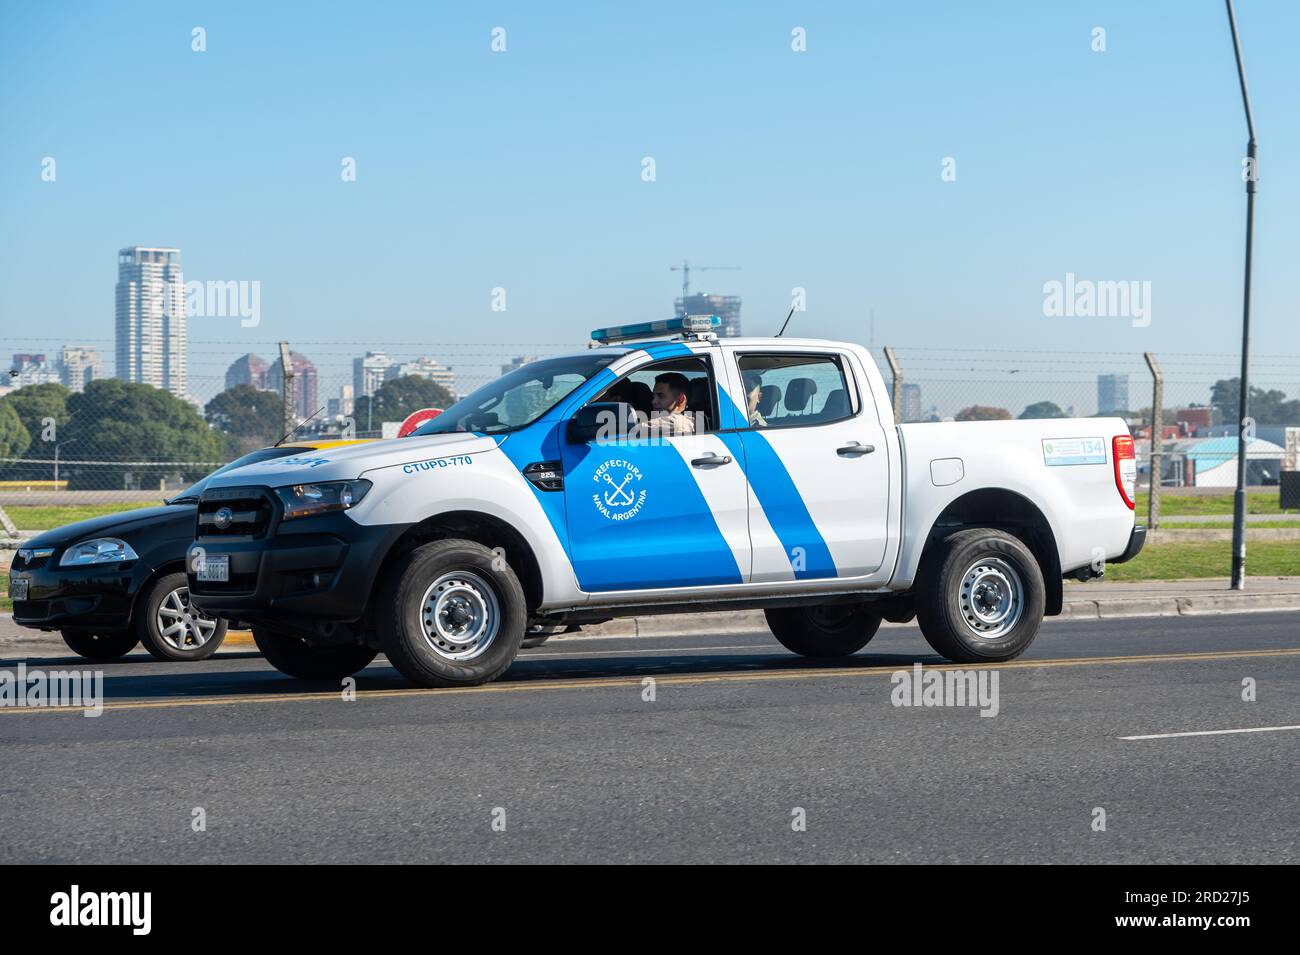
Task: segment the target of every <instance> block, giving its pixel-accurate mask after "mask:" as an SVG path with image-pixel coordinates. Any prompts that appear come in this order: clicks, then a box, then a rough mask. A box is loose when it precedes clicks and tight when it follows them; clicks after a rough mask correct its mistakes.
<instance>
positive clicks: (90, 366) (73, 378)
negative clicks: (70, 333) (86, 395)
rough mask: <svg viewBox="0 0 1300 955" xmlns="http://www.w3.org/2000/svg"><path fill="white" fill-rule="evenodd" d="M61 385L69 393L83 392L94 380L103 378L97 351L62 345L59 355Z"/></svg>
mask: <svg viewBox="0 0 1300 955" xmlns="http://www.w3.org/2000/svg"><path fill="white" fill-rule="evenodd" d="M59 365H60V370H61V371H62V374H63V384H64V386H65V387H67V388H68V390H69V391H74V392H80V391H83V390H84V389H85V387H86V385H88V384H90V383H91V382H92V381H94V380H95V379H96V378H103V377H104V363H103V362H102V361H101V360H100V357H99V349H98V348H92V347H91V346H89V345H64V346H63V350H62V351H61V352H60V353H59Z"/></svg>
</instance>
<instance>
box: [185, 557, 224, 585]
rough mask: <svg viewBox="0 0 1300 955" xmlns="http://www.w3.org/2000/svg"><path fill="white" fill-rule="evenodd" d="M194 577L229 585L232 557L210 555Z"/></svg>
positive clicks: (200, 565)
mask: <svg viewBox="0 0 1300 955" xmlns="http://www.w3.org/2000/svg"><path fill="white" fill-rule="evenodd" d="M194 576H195V577H197V578H198V579H199V580H210V581H213V582H215V583H228V582H229V581H230V557H229V556H228V555H226V554H216V555H213V554H209V555H208V556H207V557H206V558H205V559H204V561H203V563H201V564H199V567H198V571H197V573H195V575H194Z"/></svg>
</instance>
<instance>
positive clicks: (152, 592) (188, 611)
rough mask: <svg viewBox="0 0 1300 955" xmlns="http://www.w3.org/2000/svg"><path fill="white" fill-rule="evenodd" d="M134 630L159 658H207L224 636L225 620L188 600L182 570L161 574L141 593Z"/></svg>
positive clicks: (219, 644) (146, 646)
mask: <svg viewBox="0 0 1300 955" xmlns="http://www.w3.org/2000/svg"><path fill="white" fill-rule="evenodd" d="M138 606H139V610H138V611H137V613H136V621H135V630H136V634H137V635H138V636H139V638H140V642H141V643H142V644H144V648H145V649H146V650H148V651H149V652H150V653H151V654H152V655H153V656H154V657H155V658H156V659H158V660H170V661H180V660H206V659H207V658H208V657H210V656H212V654H214V653H216V652H217V648H218V647H220V646H221V642H222V641H223V640H225V639H226V621H224V620H222V619H221V618H220V617H209V616H206V615H205V614H203V613H200V612H199V611H198V610H197V609H195V607H194V606H193V605H192V604H191V603H190V589H189V585H188V583H187V582H186V580H185V574H183V573H175V574H164V575H163V576H162V577H159V578H158V579H157V580H156V581H154V584H153V586H152V587H150V588H149V590H148V592H147V593H145V594H143V595H142V598H141V601H140V603H139V604H138Z"/></svg>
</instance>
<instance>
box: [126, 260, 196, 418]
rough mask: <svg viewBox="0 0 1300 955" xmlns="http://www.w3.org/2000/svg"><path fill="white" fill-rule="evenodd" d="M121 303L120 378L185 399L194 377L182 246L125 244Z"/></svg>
mask: <svg viewBox="0 0 1300 955" xmlns="http://www.w3.org/2000/svg"><path fill="white" fill-rule="evenodd" d="M116 304H117V328H116V332H117V367H116V375H117V377H118V378H121V379H123V380H125V381H134V382H142V383H144V384H146V385H153V386H154V387H155V388H162V389H164V390H166V391H170V392H171V393H172V394H173V395H175V396H176V397H178V398H184V397H185V395H186V390H187V387H188V384H189V380H188V374H187V369H186V340H185V279H184V276H183V275H182V273H181V252H180V249H166V248H153V247H150V246H141V245H133V246H130V247H129V248H125V249H121V250H120V251H119V252H118V253H117V303H116Z"/></svg>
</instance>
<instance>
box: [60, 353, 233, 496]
mask: <svg viewBox="0 0 1300 955" xmlns="http://www.w3.org/2000/svg"><path fill="white" fill-rule="evenodd" d="M68 411H69V414H70V417H69V420H68V424H67V426H66V427H65V428H64V430H63V433H62V435H61V439H62V440H61V441H60V445H61V446H62V448H63V456H64V457H65V458H67V459H70V460H87V461H95V462H103V463H96V464H94V465H69V467H68V481H69V485H68V486H69V487H71V488H74V489H98V488H121V487H122V486H123V484H124V483H125V480H126V476H127V475H128V474H129V475H131V477H132V479H133V481H134V482H135V483H138V484H139V486H140V487H142V488H145V487H157V485H158V481H159V479H160V478H164V477H170V478H174V479H178V480H182V481H193V480H198V479H199V478H200V477H202V476H203V475H204V474H207V473H208V472H209V471H211V470H212V469H213V467H214V466H215V465H216V463H217V462H219V461H221V460H222V457H223V456H222V448H221V442H220V440H219V438H218V436H217V434H216V433H215V432H214V431H213V430H212V429H211V428H209V427H208V425H207V423H206V422H205V421H204V420H203V419H202V418H201V417H199V413H198V411H196V410H195V409H194V407H193V406H192V405H190V404H188V403H187V402H184V401H182V400H181V399H179V398H177V397H175V396H173V395H171V394H169V393H168V392H166V391H162V390H161V389H158V388H154V387H153V386H152V385H144V384H137V383H133V382H125V381H119V380H118V379H116V378H102V379H100V380H98V381H92V382H90V383H88V384H87V385H86V390H85V391H83V392H82V393H81V394H74V395H73V396H72V397H71V398H69V399H68ZM116 462H123V463H121V464H117V463H116ZM126 462H146V463H144V464H139V463H126ZM163 462H181V463H163Z"/></svg>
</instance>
